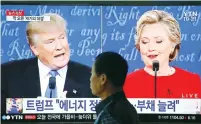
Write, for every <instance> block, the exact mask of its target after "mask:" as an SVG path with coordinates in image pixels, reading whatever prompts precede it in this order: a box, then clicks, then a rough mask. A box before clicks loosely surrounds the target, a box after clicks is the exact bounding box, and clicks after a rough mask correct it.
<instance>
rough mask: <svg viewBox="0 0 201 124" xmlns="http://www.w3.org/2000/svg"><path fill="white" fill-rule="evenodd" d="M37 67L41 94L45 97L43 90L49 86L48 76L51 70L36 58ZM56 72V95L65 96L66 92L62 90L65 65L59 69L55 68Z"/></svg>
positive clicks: (64, 79) (64, 78) (65, 70)
mask: <svg viewBox="0 0 201 124" xmlns="http://www.w3.org/2000/svg"><path fill="white" fill-rule="evenodd" d="M38 68H39V78H40V89H41V96H40V97H45V92H46V89H47V87H48V86H49V78H50V74H49V72H50V71H51V69H50V68H48V67H47V66H46V65H44V64H43V63H42V62H41V61H40V60H39V59H38ZM57 72H58V74H57V76H56V86H57V96H58V98H65V97H66V92H63V89H64V85H65V81H66V73H67V65H66V66H65V67H63V68H61V69H59V70H57Z"/></svg>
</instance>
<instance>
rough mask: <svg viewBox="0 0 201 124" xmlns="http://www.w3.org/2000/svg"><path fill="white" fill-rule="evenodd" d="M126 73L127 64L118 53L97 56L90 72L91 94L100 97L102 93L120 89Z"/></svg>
mask: <svg viewBox="0 0 201 124" xmlns="http://www.w3.org/2000/svg"><path fill="white" fill-rule="evenodd" d="M127 72H128V64H127V62H126V60H125V59H124V58H123V57H122V56H121V55H119V54H118V53H114V52H104V53H101V54H99V55H98V56H97V57H96V60H95V62H94V64H93V67H92V71H91V73H92V75H91V78H90V81H91V84H90V86H91V89H92V93H93V94H94V95H96V96H99V97H101V95H102V94H103V93H104V92H110V91H111V92H112V89H122V87H123V85H124V81H125V78H126V75H127ZM111 88H112V89H111Z"/></svg>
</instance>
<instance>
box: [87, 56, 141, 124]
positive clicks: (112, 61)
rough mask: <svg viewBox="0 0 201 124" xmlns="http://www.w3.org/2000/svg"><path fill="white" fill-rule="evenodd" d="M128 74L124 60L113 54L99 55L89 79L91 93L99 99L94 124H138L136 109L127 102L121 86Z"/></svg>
mask: <svg viewBox="0 0 201 124" xmlns="http://www.w3.org/2000/svg"><path fill="white" fill-rule="evenodd" d="M127 72H128V64H127V62H126V60H125V59H124V58H123V57H122V56H121V55H119V54H117V53H114V52H104V53H102V54H99V55H98V56H97V57H96V59H95V62H94V64H93V67H92V72H91V73H92V75H91V78H90V81H91V84H90V87H91V90H92V93H93V94H94V95H96V96H98V97H100V98H101V100H102V101H101V102H100V103H99V104H98V105H97V106H96V113H97V119H96V121H95V124H138V123H139V122H138V115H137V112H136V109H135V108H134V107H133V105H132V104H131V103H130V102H129V101H128V100H127V98H126V97H125V94H124V92H123V90H122V89H123V85H124V81H125V78H126V74H127Z"/></svg>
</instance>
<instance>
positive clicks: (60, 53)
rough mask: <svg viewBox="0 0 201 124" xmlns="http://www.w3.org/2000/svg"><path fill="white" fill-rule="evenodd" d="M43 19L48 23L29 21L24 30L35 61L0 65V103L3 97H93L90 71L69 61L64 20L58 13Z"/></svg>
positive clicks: (3, 99) (29, 60)
mask: <svg viewBox="0 0 201 124" xmlns="http://www.w3.org/2000/svg"><path fill="white" fill-rule="evenodd" d="M44 16H50V21H46V22H45V21H40V22H29V23H28V25H27V29H26V34H27V39H28V43H29V46H30V48H31V50H32V52H33V53H34V55H35V56H37V58H31V59H27V60H18V61H12V62H8V63H5V64H3V65H1V79H2V80H1V83H2V97H3V98H2V104H5V102H4V101H5V99H6V98H36V97H48V98H62V97H66V96H67V97H74V98H76V97H78V98H90V97H93V95H92V93H91V90H90V86H89V84H90V81H89V78H90V75H91V73H90V72H91V69H90V68H89V67H87V66H85V65H82V64H79V63H76V62H73V61H69V59H70V48H69V44H68V38H67V30H66V21H65V20H64V18H62V17H61V16H59V15H57V14H52V13H49V14H45V15H44ZM66 94H67V95H66Z"/></svg>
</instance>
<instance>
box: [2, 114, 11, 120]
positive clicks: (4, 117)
mask: <svg viewBox="0 0 201 124" xmlns="http://www.w3.org/2000/svg"><path fill="white" fill-rule="evenodd" d="M2 120H10V115H7V116H6V115H3V116H2Z"/></svg>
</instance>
